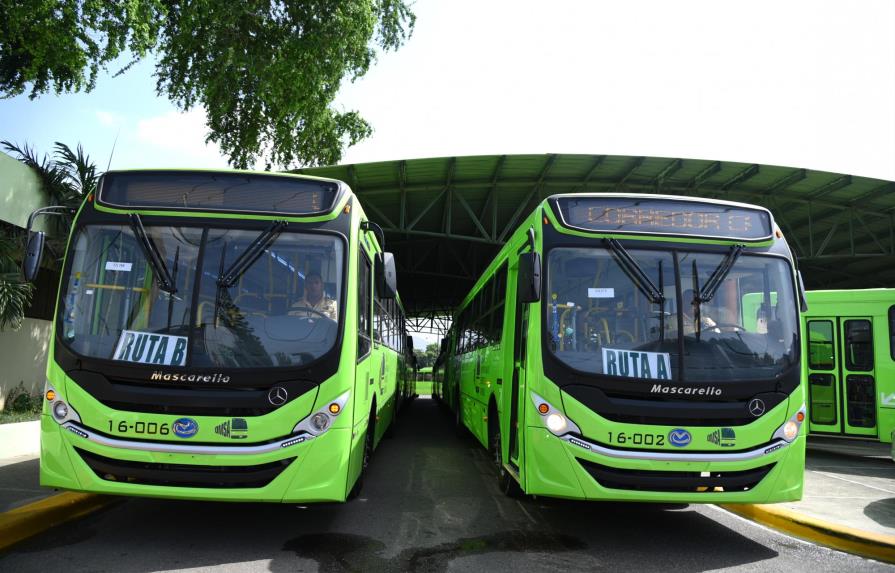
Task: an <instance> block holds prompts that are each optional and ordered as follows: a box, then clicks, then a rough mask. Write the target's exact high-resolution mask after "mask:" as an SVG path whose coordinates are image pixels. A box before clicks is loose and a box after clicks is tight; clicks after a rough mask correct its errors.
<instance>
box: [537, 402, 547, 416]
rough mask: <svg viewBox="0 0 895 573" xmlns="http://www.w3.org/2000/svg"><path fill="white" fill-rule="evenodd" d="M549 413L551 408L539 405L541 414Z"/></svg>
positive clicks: (542, 404)
mask: <svg viewBox="0 0 895 573" xmlns="http://www.w3.org/2000/svg"><path fill="white" fill-rule="evenodd" d="M549 411H550V406H548V405H547V404H544V403H541V404H538V412H540V413H541V414H546V413H547V412H549Z"/></svg>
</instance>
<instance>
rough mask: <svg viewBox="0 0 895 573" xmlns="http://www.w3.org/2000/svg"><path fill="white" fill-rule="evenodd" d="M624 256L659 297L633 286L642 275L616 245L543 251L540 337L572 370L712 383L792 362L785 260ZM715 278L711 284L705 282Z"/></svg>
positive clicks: (768, 375)
mask: <svg viewBox="0 0 895 573" xmlns="http://www.w3.org/2000/svg"><path fill="white" fill-rule="evenodd" d="M625 253H626V254H627V255H629V256H630V259H631V260H632V261H633V262H634V263H635V264H636V267H637V268H639V271H640V272H642V274H643V276H645V277H646V279H648V281H645V280H641V281H639V282H641V283H643V282H647V283H652V285H654V286H655V287H656V288H657V289H658V290H659V291H660V293H661V295H662V296H649V294H650V292H649V291H650V289H645V288H643V286H642V284H638V281H637V280H635V279H636V277H637V275H638V273H637V272H631V269H630V264H628V265H627V266H628V267H629V268H626V264H625V260H624V259H622V258H621V257H620V256H619V255H618V253H617V252H616V250H615V249H611V250H610V249H602V248H556V249H553V250H551V251H550V253H549V255H548V269H547V281H548V284H547V301H546V305H545V306H546V307H547V308H546V328H545V329H544V336H545V337H546V340H547V344H548V347H549V348H550V350H551V351H552V352H553V353H554V355H555V356H556V357H557V358H558V359H559V360H560V361H561V362H563V363H564V364H566V365H567V366H569V367H570V368H573V369H575V370H578V371H581V372H584V373H588V374H594V375H601V376H613V377H626V378H638V379H647V380H676V381H684V382H703V381H705V382H713V383H718V382H723V381H724V380H773V379H774V378H775V377H776V376H778V375H780V374H781V373H783V372H784V371H785V370H787V369H788V368H789V367H790V366H791V365H793V364H795V361H796V360H797V353H798V349H797V348H796V340H797V334H798V330H797V321H796V303H795V301H794V298H793V286H792V274H791V272H790V269H789V266H788V263H787V262H786V261H785V260H783V259H781V258H778V257H771V256H756V255H747V254H743V255H742V256H737V257H731V256H730V254H729V253H704V252H700V253H696V252H686V251H676V252H675V253H672V252H668V251H661V250H645V249H631V250H629V251H625ZM675 257H676V258H677V265H675ZM675 268H677V269H679V270H678V273H675ZM719 268H721V269H723V271H724V272H717V271H718V269H719ZM713 277H714V279H713ZM713 280H714V281H718V284H717V285H715V288H709V289H705V288H703V287H704V286H705V285H706V284H707V283H708V284H711V283H712V281H713ZM679 292H680V297H679V296H678V293H679ZM700 293H701V294H702V295H703V296H700ZM709 295H710V297H709ZM706 298H708V300H706ZM681 348H683V352H684V356H683V363H681V355H680V352H681Z"/></svg>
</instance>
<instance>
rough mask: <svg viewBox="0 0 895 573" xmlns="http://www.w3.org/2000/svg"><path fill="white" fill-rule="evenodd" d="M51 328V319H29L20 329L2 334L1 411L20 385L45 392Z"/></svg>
mask: <svg viewBox="0 0 895 573" xmlns="http://www.w3.org/2000/svg"><path fill="white" fill-rule="evenodd" d="M51 326H52V323H51V322H50V321H49V320H38V319H36V318H26V319H25V320H24V321H22V328H20V329H19V330H17V331H12V330H5V331H0V410H2V409H3V407H4V405H5V403H6V397H7V396H8V395H9V392H10V391H11V390H12V389H13V388H15V387H16V386H18V385H19V383H20V382H24V383H25V389H26V390H28V391H29V392H30V393H31V394H40V393H41V392H43V386H44V381H45V380H46V370H47V351H48V349H49V346H50V329H51Z"/></svg>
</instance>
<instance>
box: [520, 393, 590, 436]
mask: <svg viewBox="0 0 895 573" xmlns="http://www.w3.org/2000/svg"><path fill="white" fill-rule="evenodd" d="M531 399H532V402H534V405H535V409H536V410H537V411H538V414H540V415H541V422H543V424H544V426H545V427H546V428H547V429H548V430H550V433H551V434H553V435H554V436H564V435H566V434H568V433H570V432H574V433H576V434H581V429H579V428H578V426H577V425H576V424H575V422H573V421H572V420H570V419H568V418H567V417H566V415H565V414H563V413H562V412H561V411H559V409H557V408H554V407H553V405H552V404H550V402H548V401H547V400H544V399H543V398H541V397H540V396H538V395H537V394H535V393H534V392H532V393H531Z"/></svg>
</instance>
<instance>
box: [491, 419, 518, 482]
mask: <svg viewBox="0 0 895 573" xmlns="http://www.w3.org/2000/svg"><path fill="white" fill-rule="evenodd" d="M488 437H489V448H488V449H489V450H491V459H492V461H493V462H494V468H495V470H497V488H498V489H499V490H500V491H501V493H503V494H504V495H505V496H507V497H512V498H517V497H521V496H522V488H521V487H519V482H517V481H516V479H515V478H514V477H513V476H511V475H510V472H509V471H507V468H506V467H504V465H503V452H502V451H501V438H500V419H499V418H498V416H497V411H496V410H495V409H494V408H492V409H491V412H490V414H489V415H488Z"/></svg>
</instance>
